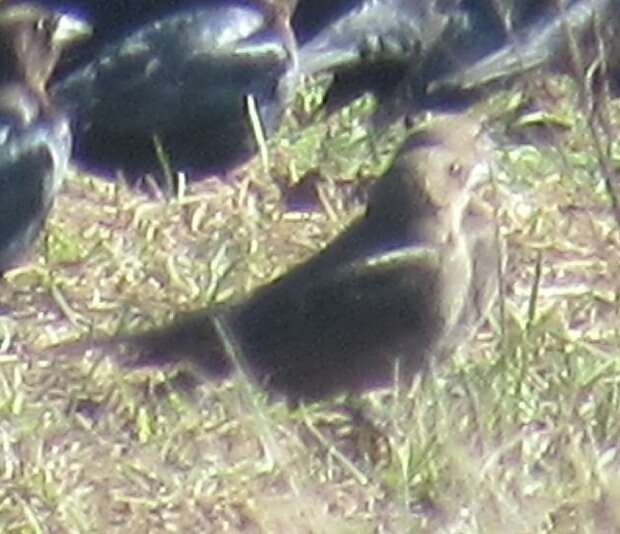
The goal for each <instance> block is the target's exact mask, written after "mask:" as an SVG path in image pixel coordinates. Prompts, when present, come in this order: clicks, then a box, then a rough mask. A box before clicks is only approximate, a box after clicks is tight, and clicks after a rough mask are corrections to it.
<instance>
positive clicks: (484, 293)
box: [103, 117, 497, 404]
mask: <svg viewBox="0 0 620 534" xmlns="http://www.w3.org/2000/svg"><path fill="white" fill-rule="evenodd" d="M489 157H490V154H489V152H488V151H487V147H485V146H484V141H483V139H482V137H481V131H480V125H479V124H478V123H477V122H475V121H472V120H470V119H468V118H466V117H451V118H449V119H447V120H445V122H443V123H440V124H439V125H437V126H435V127H434V128H432V129H430V130H427V131H422V132H420V133H418V134H415V135H414V136H413V137H411V138H410V139H409V140H408V141H407V142H406V143H405V144H404V145H403V147H402V148H401V149H400V152H399V154H398V156H397V157H396V159H395V161H394V163H393V165H392V167H391V169H390V170H389V171H388V172H387V173H386V174H385V175H384V176H383V177H381V178H380V179H379V180H378V181H377V183H376V184H375V186H374V187H373V188H372V190H371V193H370V196H369V202H368V206H367V209H366V212H365V214H364V215H363V216H362V217H360V218H359V219H358V220H356V221H355V222H353V223H352V225H351V226H350V227H349V228H348V229H347V230H345V231H344V232H343V233H342V234H341V235H340V237H338V238H336V239H335V240H334V241H333V242H332V243H331V244H329V245H328V246H327V247H326V248H325V249H324V250H323V251H321V252H320V253H318V254H317V255H316V256H315V257H313V258H311V259H310V260H309V261H307V262H305V263H302V264H300V265H299V266H297V267H296V268H294V269H293V270H291V271H290V272H289V273H288V274H285V275H284V276H282V277H281V278H279V279H277V280H275V281H274V282H272V283H270V284H267V285H265V286H263V287H262V288H259V289H258V290H256V291H255V292H254V293H252V294H251V295H249V296H248V297H247V298H245V299H243V300H241V301H240V302H237V303H233V304H223V305H218V306H213V307H211V308H209V309H207V310H202V311H197V312H195V313H192V314H189V315H186V316H181V317H179V318H178V320H177V321H176V322H175V323H174V324H172V325H171V326H169V327H167V328H163V329H161V330H155V331H151V332H146V333H144V334H138V335H136V336H129V337H119V338H114V339H112V340H106V341H104V342H103V343H104V344H105V345H109V344H110V343H112V344H113V343H115V342H123V343H125V344H127V345H129V347H130V348H131V347H133V348H134V349H137V352H138V356H137V359H136V361H135V362H133V363H134V364H135V365H161V364H165V363H172V362H175V361H179V360H189V361H191V362H193V363H194V364H196V365H197V366H198V367H199V368H201V369H202V370H203V371H204V372H205V373H206V375H207V376H209V377H225V376H227V375H229V374H230V373H231V371H232V370H233V369H234V368H235V366H234V365H233V358H231V351H230V347H229V346H228V344H232V346H233V347H237V349H238V351H239V353H240V355H241V357H240V359H241V361H242V365H243V367H244V368H246V369H247V370H248V372H249V373H250V375H251V376H252V377H253V378H254V379H255V380H256V381H257V383H259V384H260V385H262V386H264V387H265V388H266V389H267V390H268V391H270V392H275V393H278V394H281V395H283V396H284V397H285V398H286V399H287V400H288V401H289V402H290V403H293V404H294V403H297V402H298V401H300V400H314V399H322V398H325V397H328V396H331V395H334V394H337V393H339V392H353V391H361V390H365V389H369V388H376V387H380V386H385V385H387V384H391V383H393V380H394V376H395V372H394V369H395V365H396V362H398V370H399V378H400V379H401V380H403V381H408V380H410V379H411V377H412V375H413V374H414V373H416V372H418V371H420V370H422V369H424V368H426V367H427V366H428V364H429V362H430V358H431V357H432V356H433V355H435V356H437V357H443V356H446V355H448V354H450V353H451V352H452V351H453V350H454V349H455V347H457V346H458V345H459V344H460V343H462V342H463V341H465V340H467V339H468V338H469V337H471V336H472V335H473V334H474V333H475V331H476V329H477V328H478V326H479V325H480V323H481V321H482V319H483V318H484V316H485V315H486V314H487V312H488V311H489V308H490V305H491V304H492V302H493V300H494V298H495V294H496V291H497V280H496V277H495V276H494V274H495V272H496V267H497V247H496V243H495V238H494V228H493V225H492V224H491V223H490V221H489V219H488V213H487V212H486V211H485V210H484V209H482V207H481V206H482V204H479V203H477V202H476V201H475V200H472V194H473V192H474V188H475V187H476V185H477V184H479V183H480V182H481V181H483V180H484V179H485V178H486V177H487V176H488V172H489V164H490V159H489Z"/></svg>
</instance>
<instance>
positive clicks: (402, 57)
mask: <svg viewBox="0 0 620 534" xmlns="http://www.w3.org/2000/svg"><path fill="white" fill-rule="evenodd" d="M452 3H453V2H450V4H452ZM449 16H450V13H449V10H448V9H447V8H445V6H443V5H442V6H441V8H440V6H438V5H437V2H436V1H435V0H422V1H420V2H413V1H410V0H335V1H333V2H327V1H318V2H316V1H313V0H300V2H299V3H298V4H297V7H296V10H295V11H294V13H293V15H292V19H291V26H292V29H293V31H294V33H295V35H296V37H297V39H298V45H299V65H300V70H301V71H302V72H303V73H304V74H306V75H314V74H317V73H320V72H329V73H332V74H333V76H334V79H333V82H332V83H331V85H330V89H329V91H328V94H327V97H326V106H327V110H328V111H332V110H334V109H337V108H339V107H341V106H343V105H345V104H347V103H348V102H349V101H350V100H352V99H353V98H356V97H358V96H360V95H361V94H363V93H365V92H371V93H374V94H375V95H376V96H377V97H378V98H379V99H381V100H387V99H388V98H389V97H390V96H391V95H392V94H393V92H394V89H395V88H396V87H397V86H398V85H399V84H400V83H401V82H402V81H403V79H404V77H405V75H406V73H407V72H408V71H409V70H410V68H411V64H412V63H415V62H418V61H420V60H421V58H423V57H424V56H425V54H426V52H427V50H429V49H430V48H432V47H433V46H435V43H436V41H437V39H438V38H439V37H440V36H441V35H442V34H443V32H444V29H445V27H446V25H447V24H448V22H449Z"/></svg>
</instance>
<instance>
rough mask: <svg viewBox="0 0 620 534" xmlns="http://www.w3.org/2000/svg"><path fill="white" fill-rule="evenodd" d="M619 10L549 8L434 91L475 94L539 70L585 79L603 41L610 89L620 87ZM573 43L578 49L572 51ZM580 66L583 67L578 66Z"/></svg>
mask: <svg viewBox="0 0 620 534" xmlns="http://www.w3.org/2000/svg"><path fill="white" fill-rule="evenodd" d="M619 16H620V6H619V5H618V3H617V2H615V1H614V0H572V1H566V2H565V3H564V5H563V7H561V8H559V7H557V6H556V8H549V9H548V10H547V11H546V12H545V16H543V17H541V18H540V19H538V20H537V21H536V22H535V23H534V24H531V25H529V26H527V27H526V28H523V29H520V31H516V32H515V33H514V35H513V38H512V40H511V42H510V43H508V44H506V45H505V46H503V47H501V48H500V49H498V50H497V51H495V52H494V53H492V54H489V55H487V56H484V57H483V58H481V59H480V60H479V61H477V62H475V63H473V64H470V65H466V66H465V67H463V68H461V69H458V70H457V71H456V72H453V73H450V74H449V75H447V76H445V77H443V78H442V79H439V80H437V81H436V82H435V83H434V84H433V87H431V89H433V90H437V89H443V88H446V87H459V88H466V89H475V88H478V87H482V86H484V85H486V84H489V83H492V82H497V81H502V80H506V79H511V78H513V77H514V76H516V75H519V74H523V73H525V72H528V71H530V70H532V69H536V68H539V67H545V66H546V67H549V68H551V69H553V70H556V71H560V72H565V73H569V74H572V75H575V76H577V77H581V76H584V75H585V72H584V71H585V69H587V68H588V67H589V66H590V64H591V63H592V61H593V60H594V59H595V58H596V56H597V53H598V46H599V44H600V43H598V42H597V41H598V40H599V39H601V40H602V45H603V48H604V49H605V62H606V64H607V65H606V67H607V69H609V74H610V80H611V82H612V87H614V88H615V89H616V91H617V89H618V82H620V77H619V76H618V74H620V59H619V58H620V32H619V31H618V29H617V21H618V17H619ZM572 43H574V44H575V45H576V48H575V47H573V44H572ZM580 62H581V63H582V65H581V67H580V66H579V65H578V64H576V63H580Z"/></svg>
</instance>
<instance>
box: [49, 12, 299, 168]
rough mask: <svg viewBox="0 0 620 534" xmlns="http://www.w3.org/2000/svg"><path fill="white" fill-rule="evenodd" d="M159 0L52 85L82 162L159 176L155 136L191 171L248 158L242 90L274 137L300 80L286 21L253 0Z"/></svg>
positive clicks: (176, 164)
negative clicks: (166, 1)
mask: <svg viewBox="0 0 620 534" xmlns="http://www.w3.org/2000/svg"><path fill="white" fill-rule="evenodd" d="M153 3H154V4H156V6H155V8H153V9H149V8H148V3H145V2H142V3H139V4H138V5H139V6H145V7H143V9H138V11H137V12H136V13H133V12H131V11H130V15H131V17H130V22H131V25H129V24H128V23H127V21H126V22H124V23H122V25H121V27H122V28H123V31H122V32H120V33H119V31H118V30H117V29H116V28H113V27H112V26H111V25H110V27H111V30H110V33H111V36H110V38H109V39H107V38H106V39H105V40H103V41H102V40H101V39H99V42H100V46H98V47H97V48H96V49H95V50H89V52H88V55H85V54H83V53H82V54H80V60H81V64H80V66H79V67H77V68H75V70H72V71H71V72H70V73H68V74H67V75H66V76H65V77H64V78H63V79H61V80H59V81H58V82H56V83H55V84H54V85H53V88H52V95H53V98H54V100H55V102H57V104H58V105H59V106H60V107H61V108H62V109H64V110H66V111H67V112H68V113H69V114H70V115H71V117H72V119H73V121H74V124H75V137H76V149H75V150H76V158H77V160H78V161H79V162H80V163H82V164H84V165H85V166H87V167H91V168H94V169H95V170H101V171H107V172H108V174H109V173H113V174H114V173H115V172H116V171H117V170H122V171H124V172H125V173H126V174H127V175H128V177H129V178H135V177H137V176H140V175H141V174H143V173H146V172H150V173H157V172H158V171H160V169H161V164H160V160H159V159H158V157H157V155H156V150H155V148H154V138H155V137H157V138H158V139H159V141H160V142H161V146H162V147H163V150H164V153H165V154H166V155H167V156H168V158H169V160H170V163H171V166H172V168H173V169H174V170H181V171H186V172H190V173H193V174H199V173H205V172H208V171H215V170H222V169H226V168H228V167H229V166H230V165H233V164H235V163H238V162H240V161H241V160H243V159H244V158H247V157H248V156H250V155H252V154H253V153H254V151H255V149H256V146H255V142H254V137H253V132H252V130H251V127H250V122H249V118H248V114H247V109H246V97H247V96H248V95H252V96H253V97H254V99H255V101H256V104H257V107H258V110H259V113H260V117H261V120H262V126H263V128H264V129H265V131H266V133H267V134H270V133H271V132H273V130H274V129H275V128H276V127H277V125H278V124H279V120H280V117H281V114H282V111H283V106H284V105H285V103H286V102H287V101H288V100H289V98H290V97H291V95H292V90H293V89H294V87H295V79H296V77H295V74H294V72H295V69H294V61H293V56H294V40H293V39H292V36H291V35H290V34H289V33H288V31H287V29H286V24H284V23H283V22H282V21H281V19H280V17H279V16H278V15H277V14H276V13H275V12H273V11H272V10H269V9H267V8H266V7H265V6H263V5H261V4H259V3H258V2H251V1H249V0H236V1H235V2H225V1H223V0H205V1H202V2H187V1H185V2H176V3H172V4H170V5H168V6H167V8H164V7H163V4H162V2H153ZM117 4H119V2H115V3H114V5H117ZM127 9H129V8H127ZM105 27H106V26H104V28H105ZM102 30H103V29H102V28H99V29H98V30H97V31H98V32H99V35H101V34H102ZM96 33H97V32H96ZM104 35H105V34H104Z"/></svg>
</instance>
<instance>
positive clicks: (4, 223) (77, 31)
mask: <svg viewBox="0 0 620 534" xmlns="http://www.w3.org/2000/svg"><path fill="white" fill-rule="evenodd" d="M88 33H89V32H88V26H87V25H86V24H85V23H84V22H83V21H80V20H79V19H76V18H75V17H71V16H70V15H67V14H62V13H57V12H52V11H49V10H47V9H44V8H43V7H41V6H38V5H36V4H30V3H5V4H3V5H2V6H1V7H0V274H2V273H4V272H5V271H7V270H8V269H9V268H11V267H12V266H13V265H14V264H15V262H16V261H17V260H18V259H19V257H20V256H21V255H22V254H23V253H24V252H25V251H26V250H27V249H28V248H29V247H30V246H31V245H32V243H33V242H34V240H35V239H36V237H37V236H38V234H39V232H40V230H41V228H42V226H43V224H44V221H45V219H46V216H47V214H48V212H49V210H50V208H51V206H52V204H53V201H54V197H55V195H56V193H57V192H58V190H59V189H60V187H61V185H62V182H63V179H64V175H65V173H66V171H67V166H68V161H69V157H70V153H71V129H70V125H69V121H68V119H67V117H66V116H64V115H63V114H62V113H58V112H56V110H54V108H53V106H52V105H51V104H50V102H49V99H48V98H47V93H46V87H45V85H46V81H47V78H48V77H49V76H50V74H51V72H52V70H53V68H54V65H55V62H56V61H57V60H58V57H59V54H60V52H61V50H62V48H63V46H66V45H67V44H68V43H69V42H71V41H74V40H76V39H79V38H82V37H85V36H87V35H88Z"/></svg>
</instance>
